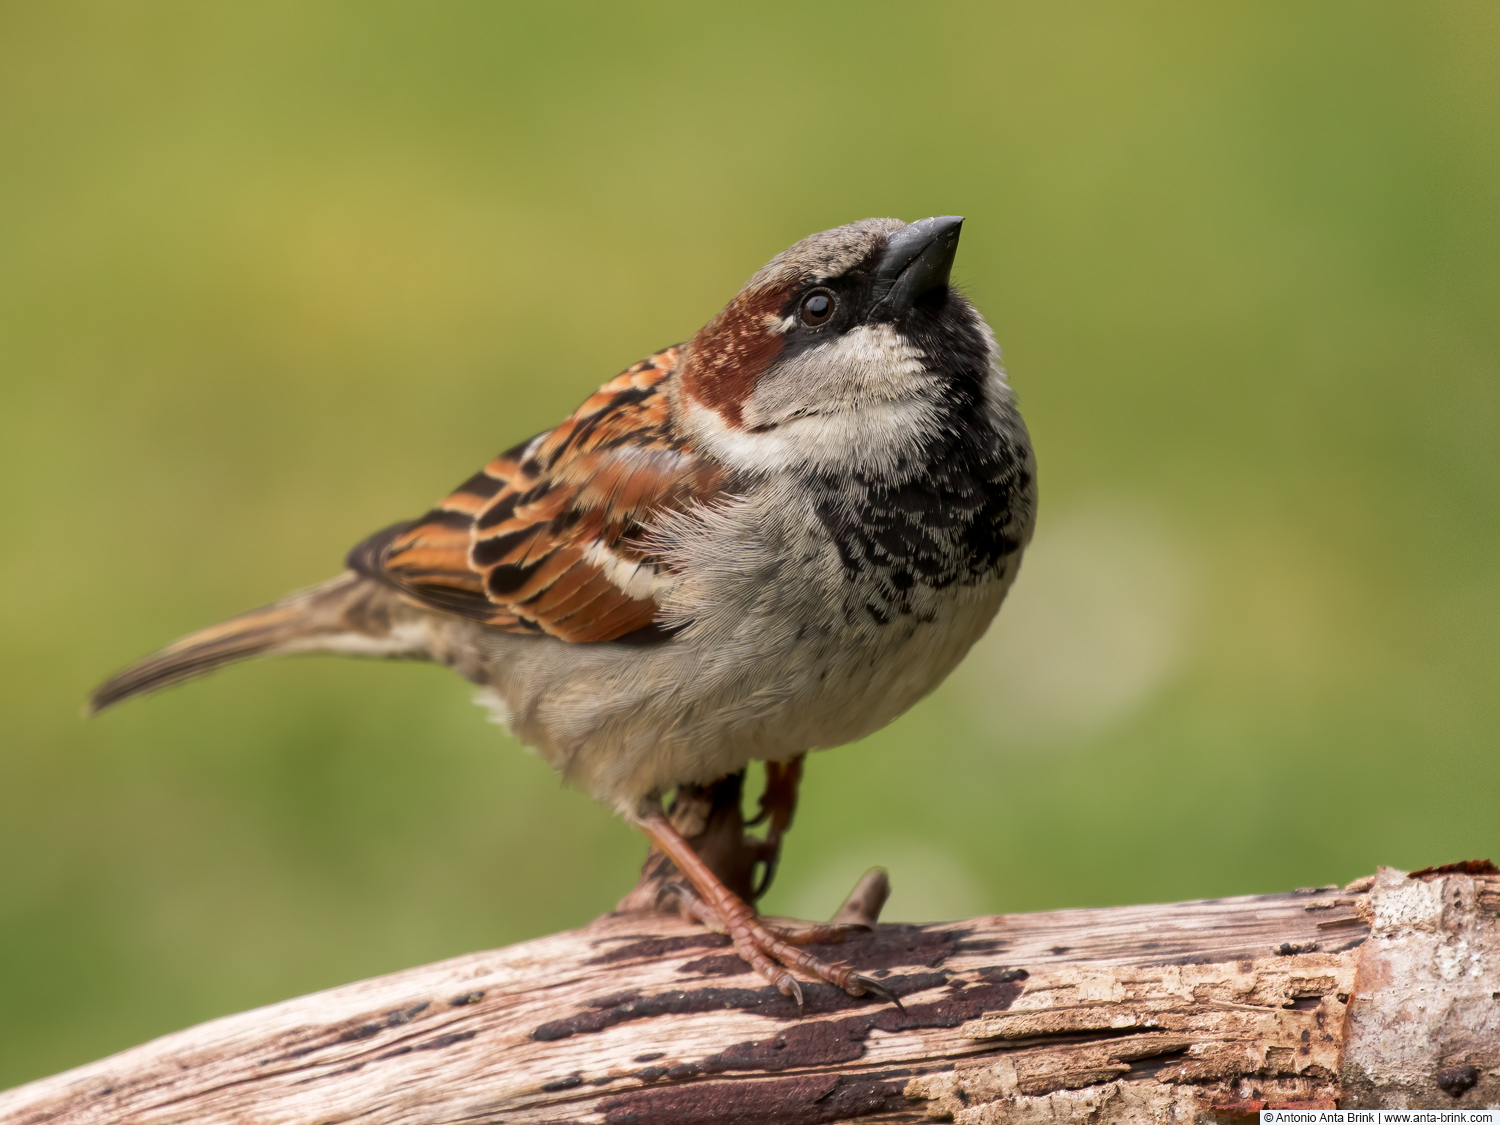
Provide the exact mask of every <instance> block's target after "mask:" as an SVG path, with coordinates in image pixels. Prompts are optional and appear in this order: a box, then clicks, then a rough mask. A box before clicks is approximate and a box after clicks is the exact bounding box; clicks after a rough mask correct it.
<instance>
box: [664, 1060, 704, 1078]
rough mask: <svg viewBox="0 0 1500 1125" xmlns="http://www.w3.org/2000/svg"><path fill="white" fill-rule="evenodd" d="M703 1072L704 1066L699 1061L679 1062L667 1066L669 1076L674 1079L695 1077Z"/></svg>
mask: <svg viewBox="0 0 1500 1125" xmlns="http://www.w3.org/2000/svg"><path fill="white" fill-rule="evenodd" d="M702 1073H703V1068H702V1067H701V1066H699V1065H698V1064H697V1063H678V1064H677V1065H676V1066H673V1067H668V1068H667V1077H668V1078H671V1079H673V1080H674V1081H681V1080H682V1079H684V1078H693V1077H696V1076H697V1075H699V1074H702Z"/></svg>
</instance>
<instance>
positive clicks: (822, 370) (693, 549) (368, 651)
mask: <svg viewBox="0 0 1500 1125" xmlns="http://www.w3.org/2000/svg"><path fill="white" fill-rule="evenodd" d="M962 224H963V218H962V217H960V216H952V215H948V216H935V217H933V218H928V219H922V220H919V221H917V222H912V223H905V222H902V221H900V220H898V219H864V220H860V221H857V222H853V223H848V224H846V225H843V226H839V227H835V228H833V229H830V230H825V231H821V232H819V233H816V234H812V235H810V236H808V237H806V238H803V239H802V240H800V241H798V242H796V243H794V244H793V245H792V246H790V247H789V248H788V249H786V250H784V251H782V252H781V253H779V254H777V255H776V256H775V257H773V258H772V259H771V260H770V261H769V262H768V263H767V264H766V265H765V266H763V267H762V268H761V269H759V270H758V271H757V272H756V273H755V274H754V275H753V276H752V277H751V278H750V280H749V281H748V282H747V283H746V284H745V285H744V287H743V288H741V289H740V290H739V292H738V293H736V294H735V295H734V297H733V298H732V299H731V300H730V301H729V302H728V304H726V305H725V306H724V307H723V309H722V310H721V311H720V312H719V313H718V314H717V315H715V316H714V317H713V318H712V319H711V320H710V321H709V322H708V323H707V324H705V325H704V326H703V327H702V328H701V329H699V330H698V332H697V333H696V334H695V335H693V336H692V338H691V339H689V340H687V341H686V342H684V343H681V344H677V345H674V346H672V347H668V348H664V349H662V350H661V351H658V352H656V353H654V354H652V355H650V356H648V357H646V358H645V359H643V360H641V361H640V362H638V363H636V364H634V365H633V366H631V367H630V368H628V369H627V370H625V371H624V372H623V373H622V374H620V375H619V376H617V377H616V378H614V379H611V380H610V381H609V382H607V383H605V384H604V385H603V386H602V387H600V388H599V390H598V391H596V392H595V393H594V394H593V395H592V396H590V397H589V398H588V399H587V400H586V401H585V402H584V403H583V405H582V406H580V407H579V408H578V409H577V410H576V411H574V412H573V414H572V415H570V416H569V417H568V418H567V419H566V420H565V421H563V422H562V423H561V424H560V425H559V426H557V427H556V428H554V429H551V430H547V431H545V432H543V433H540V434H537V435H536V436H534V437H531V438H529V439H528V440H526V441H523V442H521V443H520V444H518V445H516V446H514V447H513V448H511V449H509V450H507V451H506V452H504V453H502V454H500V455H499V456H498V457H496V458H495V459H494V460H492V461H490V462H489V463H488V464H486V465H485V466H484V468H483V469H481V470H480V471H479V472H478V473H476V474H474V475H473V476H472V477H470V478H469V479H468V480H466V481H465V482H464V483H463V484H461V485H459V486H458V488H457V489H456V490H454V491H453V492H452V493H451V494H449V495H448V496H447V497H446V498H444V499H443V500H441V501H440V502H439V503H438V504H437V506H436V507H434V508H433V509H432V510H431V511H429V512H427V513H426V514H425V515H423V516H421V517H419V518H417V519H414V520H408V521H405V522H402V523H397V524H395V525H393V526H391V527H388V528H386V529H385V530H383V531H379V532H377V533H376V534H374V535H372V536H370V537H369V538H367V539H365V540H364V541H363V542H361V543H359V544H358V545H357V546H355V547H354V548H353V550H352V551H350V553H349V555H348V558H347V559H346V562H345V569H344V571H343V572H342V573H341V574H339V575H337V576H336V577H334V578H332V579H329V580H327V581H325V582H322V583H321V584H318V585H315V586H312V587H309V588H307V589H304V590H301V591H298V592H295V593H292V594H290V595H288V596H286V597H284V598H282V599H280V600H279V601H276V602H273V603H271V604H270V605H267V606H264V607H262V608H260V609H256V610H252V611H251V612H249V613H245V614H242V615H240V616H238V617H234V618H231V619H230V620H227V621H225V622H223V623H221V624H218V625H215V626H212V627H210V628H207V629H203V630H201V631H199V632H196V633H192V634H190V635H188V636H186V637H183V638H182V639H180V640H178V641H176V642H174V643H173V644H171V645H169V646H167V647H166V648H164V649H162V650H160V651H159V652H157V653H155V654H153V655H151V656H148V657H146V658H144V659H142V660H141V661H139V662H138V663H136V664H135V665H133V666H131V667H129V668H127V669H125V670H124V671H122V672H120V673H119V674H118V675H115V676H114V677H112V678H110V679H109V680H107V681H105V682H104V683H103V684H101V685H100V686H99V687H98V688H96V689H95V690H94V692H93V693H92V695H91V697H90V700H89V708H90V711H91V713H95V712H98V711H102V710H104V709H105V708H108V707H111V706H113V705H114V704H117V703H119V702H121V701H123V700H125V699H127V698H129V697H131V696H135V695H139V694H142V693H146V692H151V691H155V690H156V689H158V688H162V687H166V686H168V685H171V684H176V683H179V682H181V681H184V680H189V679H192V678H195V677H198V676H201V675H204V674H206V673H208V672H211V671H213V670H215V669H217V668H220V667H222V666H223V665H226V664H229V663H232V662H235V661H239V660H242V659H245V658H247V657H252V656H259V655H272V654H286V653H308V652H326V653H342V654H346V655H355V656H367V657H386V658H408V659H418V660H430V661H436V662H438V663H441V664H445V665H447V666H448V667H450V668H452V669H453V670H454V671H456V672H457V673H459V674H460V675H462V676H464V677H466V678H467V679H469V680H470V681H472V682H473V683H475V684H477V685H479V687H480V688H481V693H480V695H481V702H484V703H486V704H487V705H488V706H489V707H491V709H492V710H493V711H494V712H495V714H496V715H497V717H498V718H499V719H500V720H501V721H502V722H503V723H504V724H505V725H507V726H508V727H509V729H510V731H511V732H512V733H513V734H514V735H515V736H516V737H517V738H519V739H520V741H521V742H523V743H524V744H527V745H528V746H530V747H532V748H534V749H535V750H537V751H539V752H540V753H541V755H542V756H543V757H544V758H545V759H546V760H547V761H548V762H549V763H550V764H551V765H552V766H553V767H555V768H556V770H557V771H558V772H559V773H560V774H561V775H562V777H563V779H564V780H565V781H566V782H568V783H571V784H572V785H574V786H576V787H578V788H581V789H582V790H584V791H585V792H586V793H588V794H590V795H592V796H593V797H594V798H595V799H597V800H598V801H599V802H601V803H602V804H604V805H605V806H608V807H612V808H613V809H614V810H615V811H616V812H617V813H618V814H619V815H620V816H621V817H622V818H623V819H624V820H626V821H627V822H629V823H630V824H632V825H634V826H636V827H637V828H639V829H641V830H642V831H643V832H644V833H645V834H646V836H647V837H649V839H650V840H651V841H652V843H653V844H654V845H655V846H656V848H658V849H659V850H660V851H661V852H662V853H663V854H664V855H665V856H666V857H667V859H669V860H670V861H671V863H672V864H673V865H675V867H676V869H677V871H678V872H679V873H680V875H681V877H682V880H681V882H680V883H679V884H676V885H675V886H676V887H677V889H678V890H679V891H680V894H681V899H682V901H681V906H682V908H683V910H684V911H685V912H686V913H688V914H690V915H691V916H693V917H696V918H698V919H699V920H700V921H702V922H704V923H706V924H708V925H710V926H712V927H714V928H715V929H718V930H719V932H721V933H724V934H727V935H728V936H729V938H730V939H731V942H732V944H733V947H734V950H735V952H736V953H738V954H739V956H740V957H741V958H743V960H744V961H746V962H747V963H748V964H749V966H750V967H751V968H753V969H754V970H755V971H756V972H758V973H759V974H760V975H761V976H762V977H763V978H764V979H765V980H767V981H768V982H769V983H770V984H771V985H773V986H774V987H775V988H776V989H778V990H779V991H780V992H781V993H783V994H784V995H787V996H791V997H794V998H795V999H796V1000H797V1001H798V1003H799V1004H800V1003H801V999H802V989H801V985H800V983H799V981H798V978H797V977H796V976H795V975H794V974H793V972H792V970H794V969H795V970H797V971H798V972H800V973H802V974H803V975H804V976H807V977H810V978H811V979H812V980H814V981H821V982H824V983H831V984H833V985H835V986H837V987H839V988H841V989H843V990H844V991H845V992H846V993H848V994H850V995H853V996H863V995H867V994H870V993H874V994H876V995H878V996H889V993H888V992H887V991H886V990H885V988H884V987H883V986H881V985H880V984H878V983H877V982H876V981H874V980H872V979H871V978H870V977H869V976H867V975H865V974H862V973H859V972H858V971H856V969H855V968H854V967H851V966H850V965H847V964H844V963H842V962H830V961H824V960H822V959H820V958H818V957H816V956H814V955H813V954H812V953H810V952H809V951H808V950H807V949H805V948H804V945H805V942H806V934H804V935H803V936H802V937H801V938H799V935H798V933H795V932H792V931H791V930H789V929H787V928H786V927H785V926H779V925H778V924H777V923H775V922H773V921H771V920H767V919H763V918H762V917H761V916H760V915H758V914H757V913H756V911H755V909H754V908H753V906H752V905H751V904H750V903H749V902H747V901H746V900H745V898H744V897H742V896H741V895H738V894H735V893H734V892H733V891H731V890H730V889H729V888H728V887H727V886H725V884H724V883H723V881H722V880H721V879H720V878H719V877H718V876H717V875H716V874H715V873H714V871H713V870H711V869H710V868H709V866H708V865H707V864H705V862H704V861H703V860H702V859H701V858H700V857H699V856H698V855H697V854H696V853H695V852H694V851H693V848H692V846H691V845H690V844H689V843H688V842H687V841H686V840H685V839H684V838H683V836H682V835H681V834H680V833H679V832H678V830H677V829H676V828H675V827H674V826H673V824H672V822H671V820H670V819H669V818H668V816H667V815H666V813H665V812H664V811H663V808H662V803H661V802H662V797H663V795H664V794H666V793H668V792H670V791H672V790H673V789H674V787H680V786H685V785H694V784H707V783H710V782H713V781H715V780H716V779H720V778H724V777H726V776H728V775H731V774H733V773H735V771H739V770H742V769H744V768H745V766H746V765H747V764H748V763H749V762H752V761H760V762H764V763H766V764H767V769H768V771H776V773H775V776H776V777H777V778H778V779H780V780H782V781H783V782H785V781H787V780H788V779H789V780H790V782H791V784H792V785H793V786H795V781H796V778H797V777H798V776H800V768H801V762H802V759H803V756H804V755H805V754H806V753H808V752H809V751H811V750H818V749H826V748H831V747H836V746H840V745H843V744H845V743H849V742H853V741H855V740H857V739H859V738H861V737H863V736H865V735H867V734H870V733H871V732H873V731H875V730H878V729H879V728H881V727H883V726H885V725H886V724H888V723H890V722H891V721H892V720H893V719H895V718H896V717H897V716H899V715H901V714H902V713H903V712H905V711H906V710H907V709H908V708H910V707H911V706H912V705H913V704H914V703H916V702H917V701H918V700H919V699H921V698H922V697H924V696H925V695H927V694H928V693H929V692H930V691H932V690H933V689H934V688H935V687H936V686H937V685H938V684H939V683H940V682H941V681H942V680H943V679H944V677H945V676H947V674H948V673H949V672H950V671H951V670H952V669H953V668H954V667H955V666H956V665H957V664H958V662H959V661H960V660H961V659H962V658H963V656H964V655H965V653H966V652H967V651H968V650H969V648H970V647H971V646H972V645H973V644H974V642H975V641H976V640H977V639H978V638H979V637H980V636H981V635H982V634H983V633H984V632H985V631H986V630H987V629H988V628H989V626H990V624H991V621H992V619H993V618H994V617H995V615H996V613H997V612H998V610H999V608H1000V605H1001V602H1002V601H1003V599H1004V598H1005V595H1006V592H1007V591H1008V590H1009V589H1010V587H1011V585H1012V583H1013V582H1014V581H1015V578H1016V575H1017V573H1018V570H1019V568H1020V564H1021V558H1022V554H1023V552H1024V550H1025V548H1026V545H1027V544H1028V543H1029V541H1030V539H1031V534H1032V529H1033V527H1034V524H1035V518H1036V504H1037V489H1036V460H1035V456H1034V453H1033V450H1032V444H1031V440H1030V437H1029V435H1028V432H1027V429H1026V425H1025V423H1024V421H1023V420H1022V418H1021V414H1020V412H1019V409H1018V407H1017V402H1016V396H1015V394H1014V392H1013V391H1012V389H1011V387H1010V384H1009V381H1008V378H1007V376H1006V373H1005V371H1004V368H1003V367H1002V365H1001V361H1000V351H999V348H998V345H997V344H996V341H995V337H994V334H993V333H992V331H991V330H990V328H989V326H988V325H987V323H986V322H985V320H984V318H983V317H982V316H981V315H980V313H979V311H978V310H977V309H976V308H975V306H974V304H973V303H972V302H971V301H970V300H969V299H968V298H967V297H966V296H965V295H964V294H963V293H962V292H960V290H959V289H958V288H957V287H956V286H955V285H954V284H953V283H952V279H951V273H952V266H953V262H954V258H955V255H956V253H957V249H958V242H959V235H960V232H961V229H962ZM808 932H809V933H823V934H825V935H826V934H827V933H828V930H827V928H826V927H825V928H822V929H819V928H818V927H813V928H812V930H810V931H808Z"/></svg>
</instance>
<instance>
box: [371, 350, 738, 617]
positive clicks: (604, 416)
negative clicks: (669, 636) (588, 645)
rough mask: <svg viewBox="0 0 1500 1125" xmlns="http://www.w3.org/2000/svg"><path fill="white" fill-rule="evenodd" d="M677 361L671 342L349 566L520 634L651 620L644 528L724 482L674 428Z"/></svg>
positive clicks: (384, 535)
mask: <svg viewBox="0 0 1500 1125" xmlns="http://www.w3.org/2000/svg"><path fill="white" fill-rule="evenodd" d="M678 358H679V349H678V348H675V347H674V348H668V349H666V350H665V351H662V352H658V353H657V354H655V355H653V356H650V357H649V358H647V359H645V360H642V361H641V362H640V363H638V364H636V365H635V366H634V367H632V368H630V369H629V370H628V371H626V372H625V373H624V374H622V375H620V376H618V377H617V378H615V379H613V380H611V381H610V382H608V383H606V384H605V385H604V386H603V387H600V388H599V390H598V392H596V393H595V394H594V395H592V396H591V397H590V398H589V399H588V401H587V402H585V403H584V404H583V405H582V406H581V407H579V408H578V410H577V411H575V412H574V413H573V415H572V416H571V417H569V418H568V419H567V421H565V422H564V423H563V424H562V425H560V426H558V427H557V429H555V430H551V431H548V432H547V433H544V434H539V435H537V436H536V437H534V438H532V439H531V440H530V441H527V442H524V443H522V444H521V445H518V446H516V447H515V448H514V449H511V450H508V451H507V452H505V453H503V454H501V455H500V456H499V457H497V458H495V460H493V461H491V462H490V463H489V464H488V465H486V466H485V467H484V469H482V470H481V471H480V472H478V473H476V474H475V475H474V476H473V477H471V478H470V479H469V480H467V481H466V482H464V484H463V485H461V486H460V487H459V488H458V489H457V490H456V491H455V492H454V493H453V494H452V495H451V496H449V497H448V498H447V499H446V500H444V501H443V502H442V503H441V504H439V505H438V506H437V507H436V508H435V509H433V510H432V511H431V512H429V513H428V514H427V515H426V516H424V517H422V518H421V519H419V520H416V521H414V522H412V523H409V524H398V525H397V526H396V527H393V528H390V529H388V530H386V531H384V532H381V533H379V534H378V535H375V536H372V537H371V538H370V539H368V540H366V541H365V542H364V543H362V544H361V545H360V546H359V547H356V548H355V550H354V552H353V553H352V554H351V555H350V566H351V567H353V568H354V569H356V570H359V571H361V572H362V573H366V574H371V575H373V576H374V577H378V578H380V579H382V580H383V581H386V582H389V583H390V584H392V585H393V586H395V587H396V588H397V589H398V590H400V591H401V592H402V593H403V594H404V595H406V596H407V597H408V598H410V599H411V600H413V601H415V602H417V603H418V604H421V605H423V606H425V607H427V608H429V609H435V610H438V611H441V612H444V613H452V614H455V615H458V616H461V617H467V618H469V619H471V620H475V621H482V622H484V623H485V624H487V625H491V626H493V627H495V628H499V629H505V630H508V631H511V632H545V633H549V634H551V635H552V636H555V637H559V638H561V639H563V640H567V641H576V642H580V643H582V642H590V641H608V640H615V639H618V638H620V637H626V636H629V635H631V634H637V633H639V632H640V631H641V630H647V629H650V628H651V627H652V624H653V619H654V617H655V615H656V609H657V607H656V603H655V602H654V601H653V600H652V598H651V596H650V590H649V584H650V582H649V580H650V578H651V577H652V576H653V575H654V574H655V572H656V569H655V560H653V559H652V558H650V557H649V556H648V555H647V553H646V550H645V548H644V547H643V546H642V545H641V544H640V542H639V538H640V532H641V528H642V526H643V525H644V524H646V523H647V522H648V521H649V520H651V519H652V518H653V517H655V516H658V515H660V514H661V513H663V512H666V511H671V510H681V509H683V508H686V507H688V506H689V505H691V504H693V503H695V502H698V501H701V500H704V499H706V498H708V497H710V496H712V495H713V494H715V493H716V491H717V490H718V488H719V486H720V483H721V473H720V470H719V469H718V467H717V466H715V465H712V464H710V463H708V462H705V461H704V460H702V459H701V458H699V457H698V456H697V455H696V454H695V453H694V452H693V450H692V449H691V448H690V447H689V446H688V445H687V444H686V443H685V442H684V441H683V440H682V439H681V438H680V437H679V436H678V435H677V434H676V433H675V431H674V429H673V426H672V419H671V413H670V408H669V404H668V401H667V396H666V393H665V386H664V383H665V380H666V379H667V377H668V376H669V375H670V374H671V373H672V371H673V369H674V368H675V367H676V365H677V362H678ZM632 578H634V579H635V581H634V582H632V581H631V579H632Z"/></svg>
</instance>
